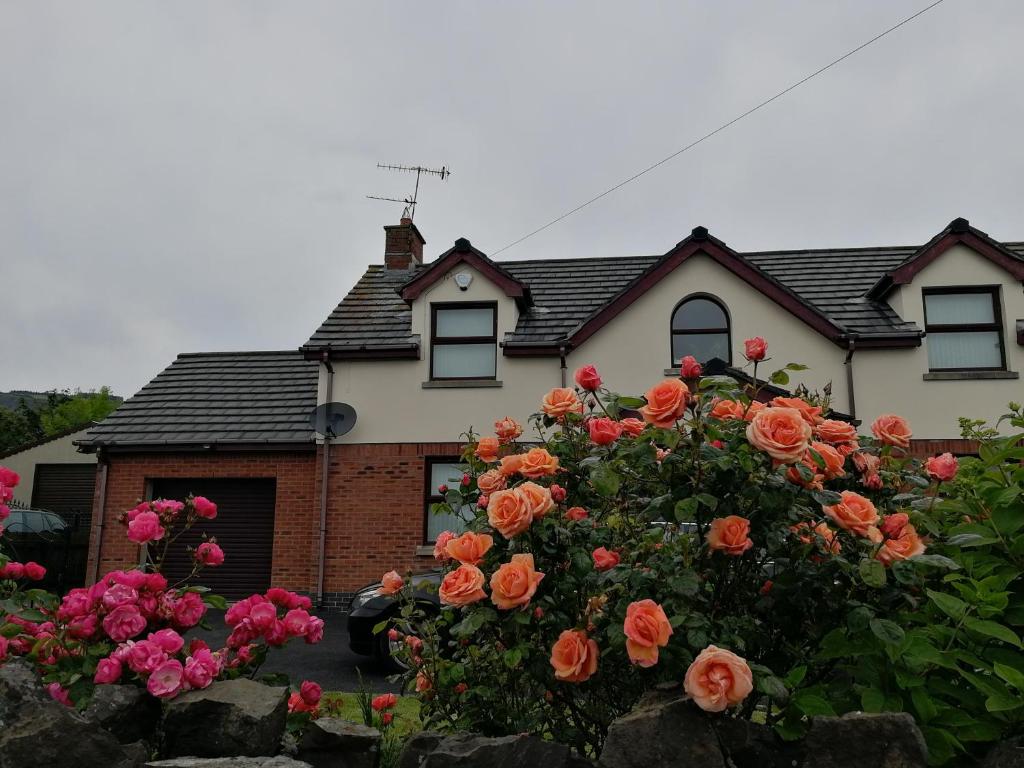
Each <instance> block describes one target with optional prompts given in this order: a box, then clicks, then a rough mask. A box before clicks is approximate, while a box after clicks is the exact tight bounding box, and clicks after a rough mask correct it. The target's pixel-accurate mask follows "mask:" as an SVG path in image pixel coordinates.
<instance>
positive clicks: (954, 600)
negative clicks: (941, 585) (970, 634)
mask: <svg viewBox="0 0 1024 768" xmlns="http://www.w3.org/2000/svg"><path fill="white" fill-rule="evenodd" d="M928 597H930V598H931V599H932V602H933V603H935V604H936V605H937V606H938V607H939V610H940V611H942V612H943V613H944V614H946V615H947V616H949V617H951V618H954V619H956V620H957V621H959V620H960V619H962V618H963V617H964V616H966V615H967V609H968V605H967V603H965V602H964V601H963V600H961V599H960V598H958V597H953V596H952V595H947V594H946V593H945V592H936V591H935V590H934V589H929V590H928Z"/></svg>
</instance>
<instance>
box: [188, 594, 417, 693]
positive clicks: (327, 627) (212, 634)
mask: <svg viewBox="0 0 1024 768" xmlns="http://www.w3.org/2000/svg"><path fill="white" fill-rule="evenodd" d="M317 615H318V616H320V617H321V618H322V619H323V620H324V639H323V640H321V641H320V642H319V643H317V644H316V645H306V643H304V642H303V641H302V640H292V641H291V642H289V643H288V645H286V646H285V647H284V648H271V649H270V653H269V654H267V663H266V664H264V665H263V667H262V669H261V670H260V671H261V672H284V673H285V674H286V675H288V677H289V678H291V681H292V683H294V684H298V683H301V682H302V681H303V680H313V681H315V682H317V683H319V684H320V685H321V686H323V689H324V690H325V691H349V692H351V691H356V690H358V688H359V673H362V676H363V683H364V684H365V685H366V687H367V688H369V689H370V690H372V691H376V692H384V691H392V692H395V693H397V692H398V691H399V686H398V685H397V684H395V683H390V682H388V680H387V679H386V678H387V675H388V673H387V672H386V671H384V670H383V669H381V668H380V666H378V665H377V664H376V663H374V661H373V659H372V658H370V657H369V656H358V655H356V654H354V653H352V651H350V650H349V648H348V632H347V631H346V630H345V614H344V613H338V612H331V613H326V612H319V611H318V612H317ZM207 620H208V622H209V624H210V625H211V626H212V627H213V629H212V630H210V631H208V632H206V631H201V630H199V631H194V632H190V633H189V634H188V636H189V637H201V638H203V639H204V640H205V641H206V642H207V643H209V644H210V647H212V648H214V649H216V648H218V647H222V646H223V644H224V639H225V638H226V637H227V636H228V631H227V629H226V627H225V626H224V617H223V614H222V613H219V612H216V611H210V612H209V613H208V614H207ZM357 670H358V671H357Z"/></svg>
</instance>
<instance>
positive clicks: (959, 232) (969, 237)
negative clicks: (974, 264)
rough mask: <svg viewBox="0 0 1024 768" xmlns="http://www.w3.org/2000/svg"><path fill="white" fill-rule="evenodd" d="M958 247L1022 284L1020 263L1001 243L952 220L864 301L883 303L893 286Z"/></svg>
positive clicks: (1023, 263) (1022, 265) (1023, 274)
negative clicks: (967, 250) (877, 300)
mask: <svg viewBox="0 0 1024 768" xmlns="http://www.w3.org/2000/svg"><path fill="white" fill-rule="evenodd" d="M958 244H962V245H965V246H967V247H968V248H970V249H971V250H972V251H975V252H976V253H978V254H979V255H981V256H983V257H985V258H986V259H988V260H989V261H991V262H992V263H993V264H996V265H998V266H1000V267H1002V268H1003V269H1005V270H1006V271H1007V272H1009V273H1010V275H1012V276H1013V278H1014V279H1016V280H1021V281H1022V282H1024V261H1021V260H1020V259H1019V258H1017V256H1015V255H1014V254H1013V253H1012V252H1011V251H1009V250H1007V249H1006V248H1005V247H1004V246H1003V244H1002V243H1000V242H998V241H997V240H993V239H992V238H991V237H989V236H988V235H987V234H986V233H984V232H982V231H981V230H980V229H976V228H974V227H972V226H971V225H970V223H969V222H968V221H967V219H954V220H953V221H952V222H950V224H949V226H948V227H946V229H944V230H943V231H942V232H940V233H939V234H937V235H936V236H935V237H933V238H932V239H931V240H929V241H928V242H927V243H925V244H924V245H922V246H921V247H920V248H919V249H918V250H917V251H916V252H915V253H914V254H913V255H911V256H910V257H909V258H908V259H906V260H905V261H904V262H903V263H902V264H900V265H899V266H898V267H896V269H893V270H891V271H890V272H888V273H887V274H886V275H884V276H883V277H882V278H881V279H880V280H879V281H878V282H877V283H875V285H873V286H872V287H871V290H869V291H868V292H867V297H868V298H871V299H883V298H884V297H885V296H886V295H887V294H888V293H889V291H891V290H892V288H893V287H894V286H897V285H907V284H908V283H910V282H911V281H912V280H913V279H914V277H916V276H917V274H918V273H919V272H920V271H921V270H923V269H924V268H925V267H927V266H928V265H929V264H931V263H932V262H933V261H935V260H936V259H937V258H939V256H941V255H942V254H944V253H945V252H946V251H948V250H949V249H950V248H952V247H953V246H954V245H958Z"/></svg>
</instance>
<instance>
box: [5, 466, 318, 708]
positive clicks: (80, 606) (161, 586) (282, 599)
mask: <svg viewBox="0 0 1024 768" xmlns="http://www.w3.org/2000/svg"><path fill="white" fill-rule="evenodd" d="M18 480H19V478H18V476H17V475H16V474H15V473H13V472H12V471H10V470H8V469H5V468H3V467H0V519H3V518H6V517H7V516H8V514H9V511H8V509H7V506H6V504H5V503H4V502H7V501H9V500H10V498H11V495H12V494H11V492H12V489H13V488H14V487H15V486H16V485H17V483H18ZM216 516H217V506H216V504H215V503H213V502H212V501H210V500H209V499H206V498H203V497H202V496H193V497H189V498H188V499H186V500H185V501H175V500H168V499H157V500H156V501H151V502H149V501H147V502H142V503H141V504H139V505H138V506H136V507H134V508H133V509H130V510H128V511H127V512H125V513H124V514H122V515H121V516H120V521H121V523H122V524H123V525H124V526H125V528H126V535H127V536H128V538H129V539H130V540H131V541H133V542H135V543H137V544H140V545H144V546H145V550H144V553H145V557H144V561H145V564H144V565H143V566H140V567H138V568H134V569H131V570H117V571H111V572H110V573H107V574H105V575H104V576H103V577H102V578H100V579H99V580H98V581H97V582H96V583H95V584H94V585H93V586H91V587H88V588H79V589H72V590H71V591H70V592H68V593H67V594H66V595H64V596H63V597H58V596H56V595H53V594H50V593H48V592H45V591H43V590H39V589H32V588H31V586H30V585H29V584H28V583H27V582H29V581H32V580H38V579H41V578H42V577H43V574H44V573H45V571H44V569H42V567H41V566H38V565H37V564H35V563H25V564H21V563H17V562H14V561H12V560H11V559H10V558H9V557H7V556H6V555H4V554H2V553H0V663H2V662H3V661H4V660H6V659H7V658H9V657H11V656H24V657H27V658H29V659H31V660H32V661H33V662H34V663H35V664H36V666H37V668H38V669H39V672H40V674H41V675H42V678H43V681H44V682H45V683H46V684H47V689H48V690H49V692H50V695H51V696H53V698H54V699H56V700H57V701H60V702H62V703H65V704H68V705H69V706H76V707H79V708H82V707H84V706H85V705H86V704H87V703H88V700H89V698H90V697H91V695H92V691H93V688H94V686H96V685H109V684H113V683H130V684H134V685H139V686H142V687H144V688H146V690H147V691H149V693H151V694H152V695H153V696H156V697H158V698H162V699H167V698H173V697H174V696H177V695H178V694H179V693H182V692H183V691H187V690H191V689H201V688H206V687H207V686H209V685H210V684H211V683H212V682H213V681H214V680H219V679H227V678H233V677H238V676H241V675H247V676H250V677H253V676H255V675H256V673H257V671H258V670H259V667H260V665H261V664H262V663H263V661H264V659H265V658H266V654H267V651H268V649H269V648H270V647H280V646H282V645H284V644H285V643H287V642H288V641H289V640H291V639H295V638H302V639H303V640H304V641H305V642H307V643H316V642H319V640H320V639H321V637H322V636H323V626H324V625H323V621H322V620H321V619H319V618H317V617H316V616H313V615H311V614H310V613H309V609H310V608H311V604H310V600H309V598H308V597H305V596H302V595H297V594H295V593H294V592H289V591H287V590H284V589H280V588H271V589H269V590H268V591H267V592H266V593H265V594H262V595H252V596H251V597H248V598H246V599H245V600H241V601H239V602H237V603H235V604H234V605H232V606H231V607H230V608H228V609H227V613H226V614H225V621H226V623H227V625H228V626H229V627H231V634H230V635H229V636H228V638H227V641H226V643H225V646H224V647H223V648H220V649H217V650H213V649H211V648H210V647H209V646H208V645H207V644H206V643H205V642H204V641H202V640H200V639H192V640H191V641H190V642H188V643H186V642H185V639H184V637H183V634H184V633H185V632H187V631H188V630H190V629H192V628H193V627H197V626H201V627H206V628H208V625H206V624H205V622H204V616H205V614H206V612H207V610H208V609H209V608H215V609H225V608H227V603H226V602H225V600H224V599H223V598H222V597H220V596H218V595H214V594H212V593H211V592H210V591H209V589H207V588H206V587H203V586H201V585H199V584H196V583H194V582H195V580H196V578H197V577H198V576H199V574H200V572H201V571H202V569H203V568H206V567H218V566H220V565H221V564H223V563H224V561H225V557H226V555H225V553H224V551H223V550H222V549H221V548H220V546H218V544H217V543H216V540H214V539H207V540H204V541H203V542H202V543H201V544H199V545H198V546H197V547H196V548H195V549H194V550H193V551H192V558H193V567H192V570H191V572H190V573H189V574H188V575H187V576H186V577H185V578H184V579H182V580H181V581H179V582H177V583H175V584H170V583H168V580H167V578H166V577H165V576H164V575H163V574H162V573H161V569H162V566H163V563H164V560H165V558H166V557H167V553H168V551H169V549H170V547H171V545H172V544H173V542H174V541H175V540H176V539H177V537H178V536H180V535H181V534H182V533H184V532H185V531H187V530H189V529H190V528H192V527H193V526H195V525H197V524H201V521H203V520H211V519H214V518H215V517H216ZM204 538H205V537H204ZM0 542H2V540H0ZM310 686H315V684H313V683H304V684H303V687H302V689H301V691H300V693H301V697H300V701H302V702H306V703H307V704H309V705H312V706H315V704H316V701H314V698H315V699H317V700H318V699H319V688H316V690H315V691H314V689H313V688H311V687H310ZM314 694H315V695H314ZM293 698H294V697H293Z"/></svg>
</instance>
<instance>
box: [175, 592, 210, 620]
mask: <svg viewBox="0 0 1024 768" xmlns="http://www.w3.org/2000/svg"><path fill="white" fill-rule="evenodd" d="M171 612H172V615H173V617H174V623H175V624H176V625H177V626H178V627H179V628H180V629H189V628H191V627H194V626H195V625H196V624H198V623H199V622H200V621H201V620H202V618H203V614H205V613H206V603H204V602H203V598H201V597H200V596H199V595H197V594H196V593H195V592H186V593H185V594H183V595H181V597H179V598H178V599H177V600H175V601H174V603H173V605H172V609H171Z"/></svg>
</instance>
